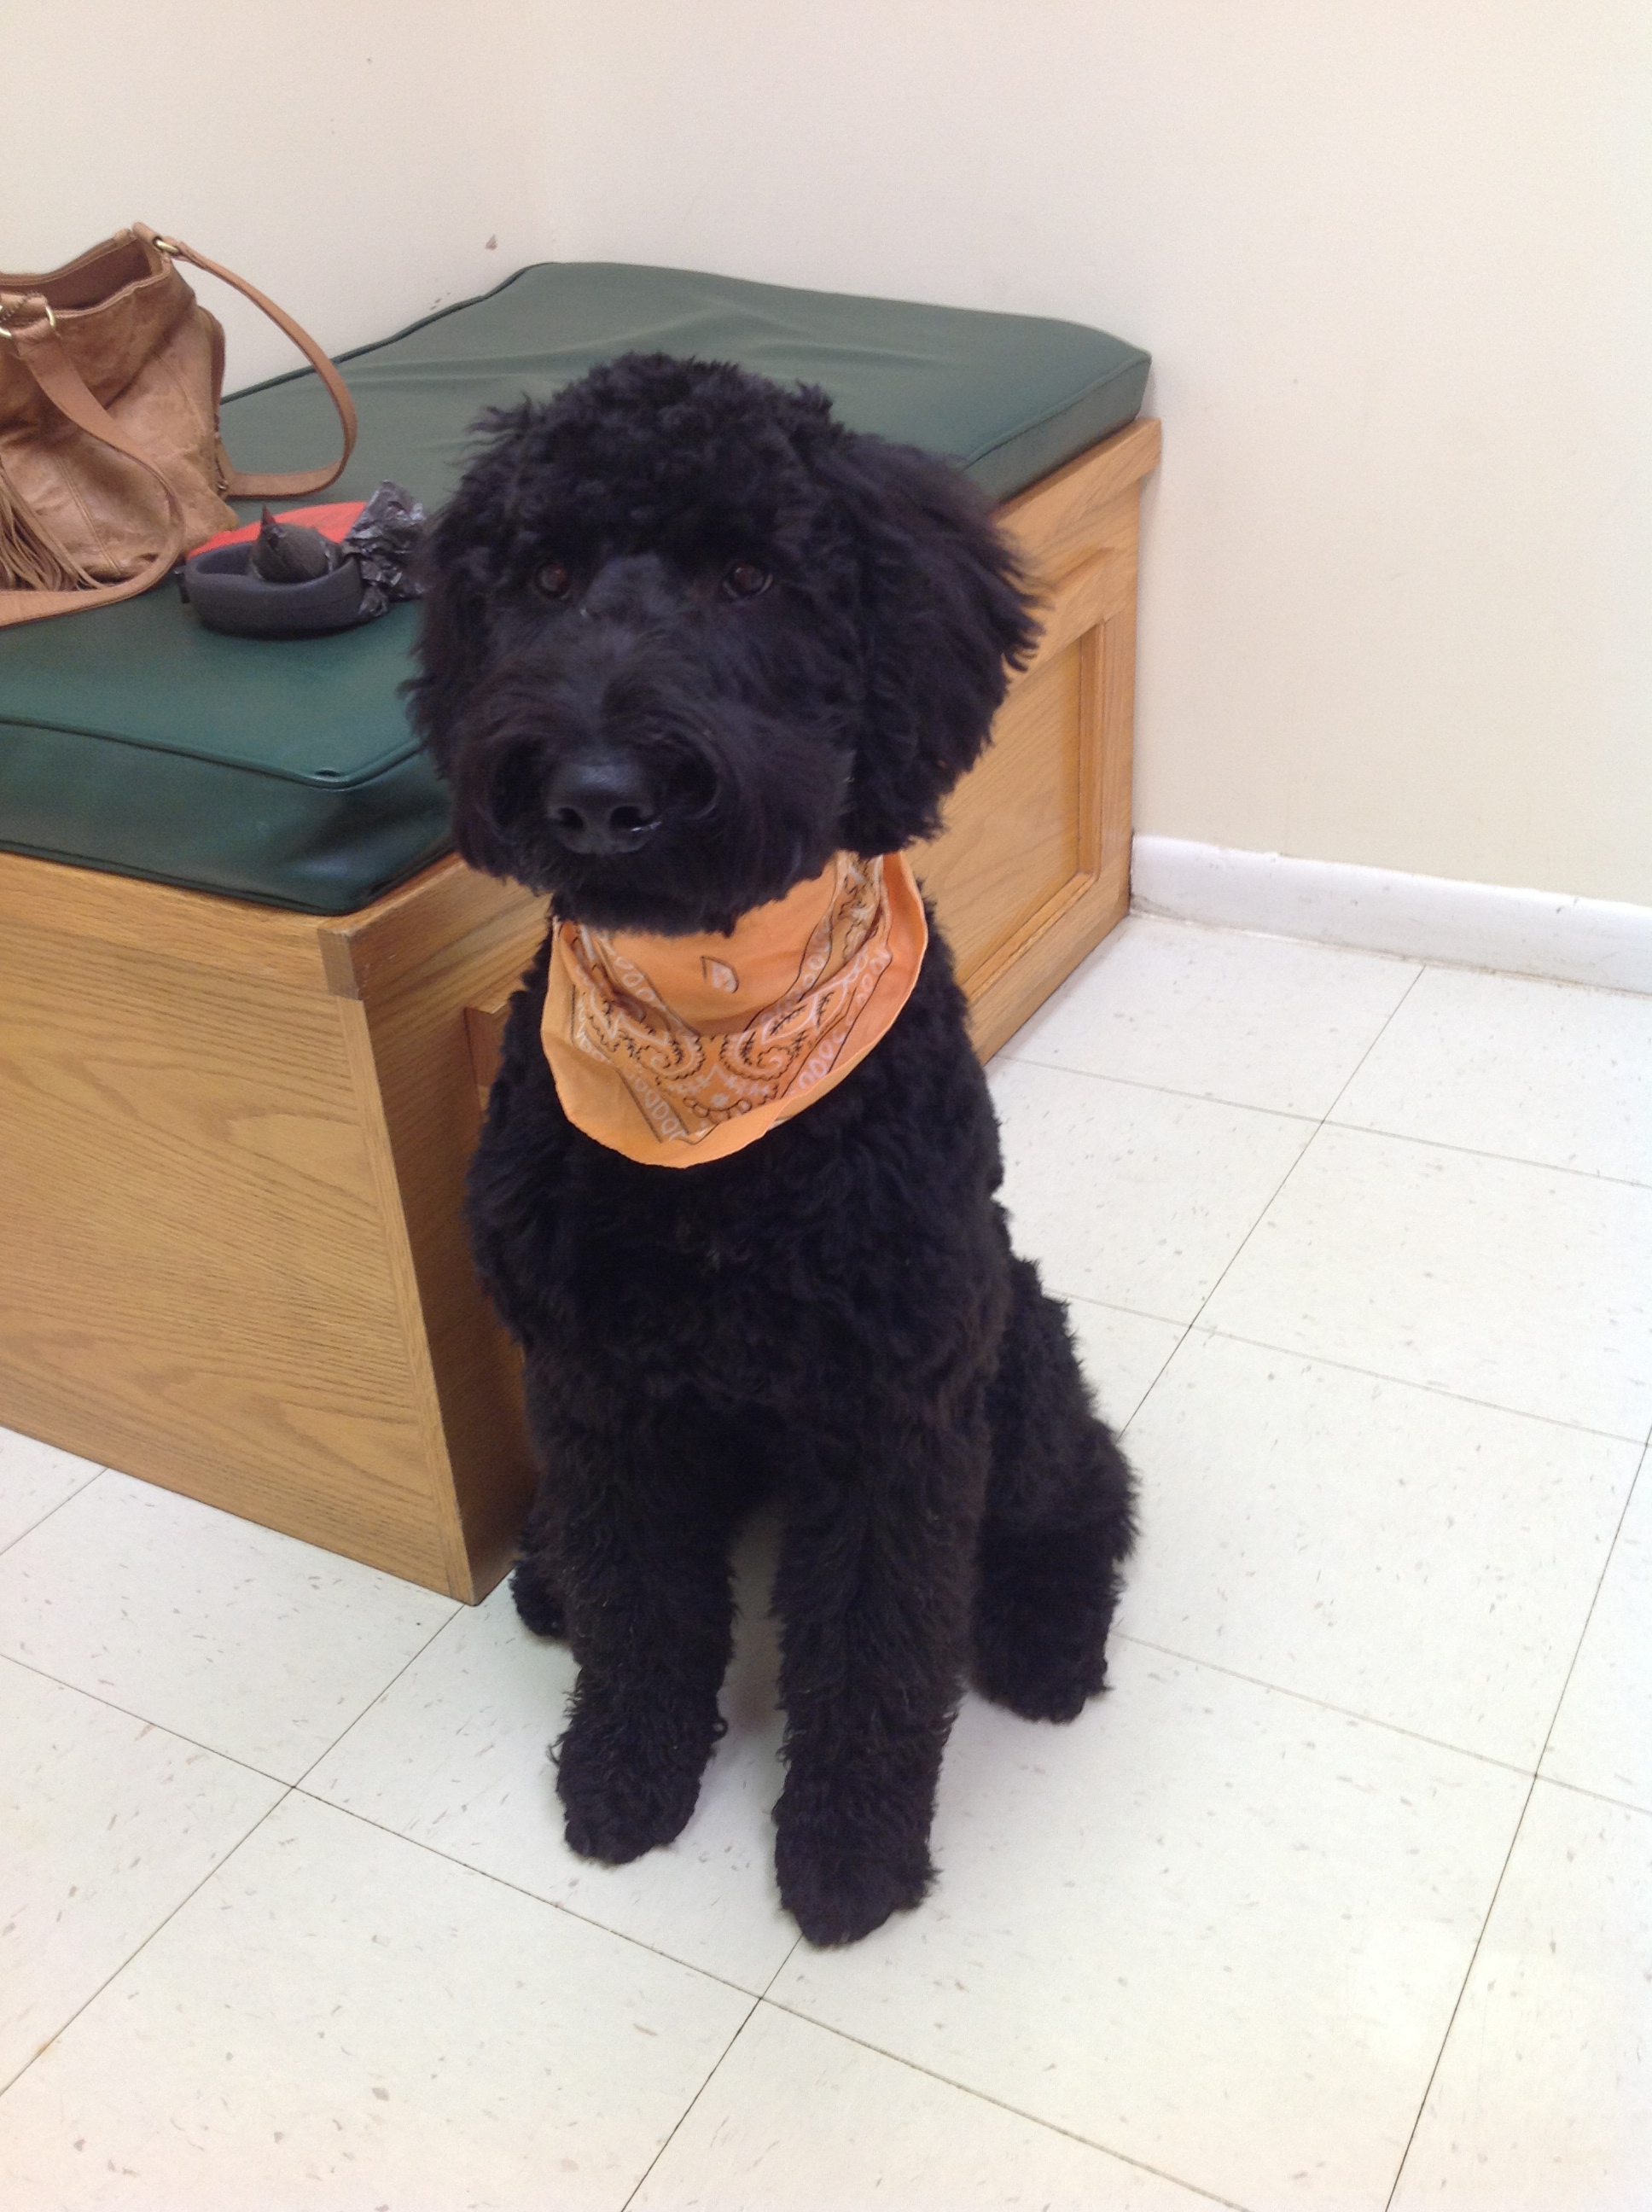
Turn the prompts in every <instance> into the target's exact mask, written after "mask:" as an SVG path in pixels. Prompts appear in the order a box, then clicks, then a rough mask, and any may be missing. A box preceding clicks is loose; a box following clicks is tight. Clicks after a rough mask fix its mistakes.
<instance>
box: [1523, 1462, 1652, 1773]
mask: <svg viewBox="0 0 1652 2212" xmlns="http://www.w3.org/2000/svg"><path fill="white" fill-rule="evenodd" d="M1648 1456H1649V1451H1648V1449H1643V1451H1642V1453H1641V1456H1640V1460H1639V1462H1638V1464H1637V1467H1636V1469H1635V1472H1634V1474H1632V1475H1631V1477H1630V1483H1629V1488H1628V1490H1627V1491H1626V1492H1625V1496H1624V1504H1623V1510H1622V1511H1621V1512H1620V1513H1619V1516H1618V1522H1617V1526H1616V1527H1615V1528H1613V1532H1612V1541H1611V1542H1610V1543H1609V1544H1608V1545H1607V1546H1606V1557H1605V1559H1602V1560H1601V1562H1600V1574H1599V1576H1598V1577H1597V1578H1596V1581H1595V1584H1594V1589H1593V1591H1592V1592H1591V1593H1590V1596H1589V1604H1588V1612H1587V1613H1585V1614H1584V1616H1583V1626H1582V1628H1581V1629H1580V1630H1579V1631H1578V1632H1577V1642H1576V1644H1575V1645H1574V1646H1573V1647H1572V1655H1571V1660H1570V1664H1569V1665H1568V1667H1567V1668H1566V1675H1565V1680H1564V1681H1563V1682H1562V1683H1561V1685H1560V1694H1559V1696H1558V1698H1556V1699H1555V1701H1554V1711H1552V1713H1551V1714H1550V1715H1549V1725H1548V1727H1547V1728H1546V1729H1545V1730H1544V1733H1543V1748H1542V1749H1541V1751H1540V1752H1539V1753H1538V1755H1537V1766H1536V1769H1535V1773H1536V1775H1537V1777H1538V1778H1539V1779H1542V1778H1543V1762H1544V1760H1545V1759H1546V1758H1547V1757H1548V1755H1549V1751H1550V1747H1551V1746H1552V1744H1553V1742H1554V1732H1555V1729H1556V1728H1557V1727H1558V1724H1559V1720H1560V1711H1561V1707H1562V1706H1563V1705H1564V1704H1565V1702H1566V1692H1567V1691H1568V1690H1570V1687H1571V1678H1572V1676H1573V1675H1574V1674H1576V1672H1577V1662H1578V1661H1579V1660H1580V1659H1581V1658H1582V1656H1583V1645H1584V1644H1585V1642H1586V1641H1587V1639H1588V1632H1589V1624H1590V1622H1591V1621H1592V1620H1594V1613H1595V1608H1596V1607H1597V1606H1598V1605H1599V1604H1600V1593H1601V1591H1602V1590H1603V1589H1605V1588H1606V1577H1607V1576H1608V1575H1609V1574H1610V1573H1611V1571H1612V1562H1613V1559H1616V1557H1617V1556H1618V1545H1619V1541H1620V1539H1621V1538H1622V1535H1623V1533H1624V1523H1625V1521H1627V1520H1628V1518H1629V1509H1630V1507H1631V1505H1632V1504H1634V1503H1635V1498H1636V1495H1637V1492H1638V1491H1639V1489H1640V1486H1641V1483H1642V1480H1643V1478H1644V1476H1645V1474H1646V1465H1647V1459H1648ZM1583 1794H1584V1795H1585V1796H1600V1795H1601V1794H1602V1793H1601V1792H1600V1791H1598V1790H1585V1791H1584V1793H1583Z"/></svg>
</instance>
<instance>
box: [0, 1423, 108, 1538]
mask: <svg viewBox="0 0 1652 2212" xmlns="http://www.w3.org/2000/svg"><path fill="white" fill-rule="evenodd" d="M22 1433H23V1432H22V1431H21V1429H13V1430H12V1431H10V1434H11V1435H13V1436H15V1437H18V1436H21V1435H22ZM27 1441H28V1442H29V1443H45V1442H46V1438H45V1437H29V1438H28V1439H27ZM53 1449H57V1447H56V1446H54V1447H53ZM119 1471H120V1470H119V1469H118V1468H112V1467H100V1468H97V1469H95V1471H94V1473H93V1474H88V1476H87V1478H86V1480H85V1481H84V1482H77V1483H76V1486H75V1487H74V1488H73V1489H72V1490H71V1491H70V1493H69V1495H68V1497H67V1498H59V1499H58V1502H57V1504H55V1505H48V1506H47V1508H46V1511H45V1512H44V1513H42V1514H41V1516H40V1517H39V1520H38V1521H31V1522H29V1524H28V1526H27V1528H20V1529H19V1530H18V1531H17V1534H15V1536H8V1537H7V1539H6V1541H5V1542H4V1543H3V1544H0V1559H3V1558H4V1557H5V1555H6V1553H8V1552H9V1551H10V1550H11V1548H12V1547H13V1546H14V1545H15V1544H21V1542H22V1541H23V1539H24V1537H25V1536H32V1535H33V1534H34V1531H35V1530H36V1529H37V1528H45V1526H46V1522H48V1521H50V1520H52V1518H53V1516H55V1515H57V1514H59V1513H61V1512H62V1511H63V1510H64V1506H65V1505H72V1504H74V1502H75V1500H76V1498H79V1497H81V1496H82V1495H83V1494H84V1493H85V1492H87V1491H88V1490H92V1489H94V1488H95V1487H96V1486H97V1485H98V1484H99V1483H100V1482H101V1481H102V1480H103V1478H104V1476H105V1475H106V1474H118V1473H119Z"/></svg>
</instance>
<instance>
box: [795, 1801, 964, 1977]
mask: <svg viewBox="0 0 1652 2212" xmlns="http://www.w3.org/2000/svg"><path fill="white" fill-rule="evenodd" d="M774 1872H775V1874H776V1875H777V1876H778V1877H779V1881H780V1902H781V1904H782V1905H785V1907H786V1909H787V1911H788V1912H789V1913H790V1914H791V1916H792V1917H793V1919H794V1920H795V1921H796V1922H797V1923H798V1926H799V1928H800V1929H802V1930H803V1932H804V1934H805V1936H807V1937H808V1939H809V1941H810V1942H811V1943H814V1944H817V1945H819V1946H820V1947H821V1948H828V1947H829V1946H832V1945H835V1944H841V1943H858V1942H859V1941H860V1939H861V1937H862V1936H870V1935H871V1934H872V1930H873V1929H874V1928H881V1927H882V1926H883V1924H884V1922H885V1921H886V1920H887V1919H888V1918H889V1917H890V1914H891V1913H892V1912H909V1911H911V1909H912V1907H913V1906H914V1905H920V1904H921V1903H922V1902H923V1898H924V1894H925V1892H926V1890H927V1889H928V1887H929V1885H930V1882H931V1881H932V1879H933V1876H934V1869H933V1868H932V1866H931V1865H930V1863H929V1854H928V1852H927V1851H920V1852H918V1853H917V1854H916V1855H915V1856H914V1855H913V1854H911V1853H908V1854H907V1855H906V1856H905V1857H903V1858H902V1859H890V1858H887V1857H883V1856H881V1855H880V1854H879V1853H878V1852H877V1851H875V1850H858V1849H856V1848H855V1847H854V1846H853V1845H847V1846H845V1845H843V1844H841V1843H840V1844H838V1845H837V1846H836V1847H835V1848H834V1846H833V1844H832V1843H831V1842H830V1841H829V1840H828V1839H821V1840H820V1841H816V1840H815V1839H813V1838H807V1837H803V1836H799V1835H797V1834H796V1833H794V1832H793V1833H788V1832H787V1831H786V1830H785V1829H782V1830H781V1832H780V1840H779V1842H778V1843H777V1844H776V1845H775V1848H774Z"/></svg>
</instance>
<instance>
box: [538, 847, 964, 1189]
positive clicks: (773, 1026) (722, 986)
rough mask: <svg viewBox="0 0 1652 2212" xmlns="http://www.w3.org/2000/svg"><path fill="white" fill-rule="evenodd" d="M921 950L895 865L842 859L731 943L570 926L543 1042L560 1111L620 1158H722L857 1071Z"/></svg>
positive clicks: (919, 919) (897, 857)
mask: <svg viewBox="0 0 1652 2212" xmlns="http://www.w3.org/2000/svg"><path fill="white" fill-rule="evenodd" d="M928 941H929V933H928V928H927V926H926V922H925V920H924V905H923V900H922V898H921V896H920V894H919V890H918V886H917V884H916V883H915V882H914V879H913V874H912V870H911V869H910V867H908V865H907V861H906V859H905V856H904V855H903V854H900V853H891V854H888V855H887V856H886V857H885V858H884V859H882V860H857V859H856V858H855V857H854V855H853V854H852V853H838V854H835V855H834V857H833V858H832V859H831V860H829V862H828V863H827V865H826V867H825V868H824V869H823V872H821V873H820V874H819V875H818V876H816V877H815V878H813V879H812V880H811V882H809V883H806V884H797V885H796V886H795V887H794V888H793V890H789V891H788V892H787V895H786V896H785V897H784V898H781V899H776V900H775V901H774V903H773V904H772V905H769V906H761V907H756V908H753V910H752V911H751V912H750V914H745V915H741V917H740V919H739V921H738V922H736V924H735V925H734V927H733V929H732V932H731V933H729V934H728V935H727V936H722V935H720V934H718V933H715V932H711V931H708V932H706V933H703V934H701V935H699V936H695V937H648V936H643V935H640V934H629V933H623V932H622V933H616V934H615V935H611V936H610V935H608V934H606V933H604V932H603V931H600V930H594V929H586V928H585V927H583V926H582V925H581V924H580V923H578V922H572V921H565V922H563V923H562V926H561V927H559V928H558V930H557V932H556V937H555V939H554V940H553V950H552V956H551V962H550V973H549V975H548V976H547V979H546V987H545V1013H544V1023H543V1024H542V1025H541V1029H540V1035H541V1036H542V1037H543V1038H544V1047H545V1057H546V1059H547V1060H549V1061H550V1072H551V1075H552V1078H553V1079H554V1080H555V1082H556V1095H557V1097H559V1098H560V1099H561V1100H562V1110H563V1112H564V1113H565V1114H566V1115H568V1120H569V1121H572V1122H573V1124H574V1127H575V1128H576V1129H583V1130H584V1132H585V1133H586V1136H587V1137H594V1138H595V1139H597V1142H598V1144H600V1145H606V1146H609V1147H610V1150H612V1151H614V1152H623V1153H624V1155H625V1157H626V1158H627V1159H629V1160H640V1161H642V1162H643V1163H644V1164H647V1165H649V1166H654V1167H671V1168H689V1167H696V1166H698V1164H700V1162H701V1160H720V1159H723V1158H726V1156H727V1155H728V1154H729V1153H730V1152H739V1151H740V1150H741V1149H742V1148H743V1147H744V1146H747V1145H750V1144H751V1143H753V1142H755V1140H756V1139H757V1138H759V1137H761V1136H762V1135H763V1134H764V1133H766V1132H767V1131H768V1130H769V1129H772V1128H774V1127H775V1125H776V1124H777V1123H778V1122H780V1121H789V1120H790V1119H791V1117H792V1116H793V1115H794V1114H799V1113H801V1112H802V1110H803V1109H804V1108H805V1106H809V1105H812V1104H813V1103H814V1101H815V1100H816V1099H817V1098H820V1097H824V1096H825V1094H826V1092H827V1091H829V1090H831V1088H832V1087H833V1085H835V1084H838V1083H841V1081H842V1080H843V1078H844V1077H845V1076H846V1075H847V1073H849V1071H850V1069H851V1068H853V1067H857V1066H859V1064H860V1062H861V1061H862V1060H864V1059H865V1056H866V1054H868V1053H869V1052H870V1051H871V1050H872V1047H873V1046H874V1045H875V1044H876V1043H877V1042H878V1039H879V1038H880V1037H882V1036H884V1033H885V1032H886V1031H887V1030H888V1029H889V1027H890V1024H891V1023H892V1022H893V1021H894V1019H895V1018H896V1015H897V1014H898V1013H899V1012H900V1011H901V1009H902V1006H905V1004H906V1002H907V1000H908V997H909V996H910V995H911V991H912V987H913V985H914V982H915V981H917V977H918V969H919V966H920V963H921V962H922V960H923V957H924V948H925V946H926V944H927V943H928Z"/></svg>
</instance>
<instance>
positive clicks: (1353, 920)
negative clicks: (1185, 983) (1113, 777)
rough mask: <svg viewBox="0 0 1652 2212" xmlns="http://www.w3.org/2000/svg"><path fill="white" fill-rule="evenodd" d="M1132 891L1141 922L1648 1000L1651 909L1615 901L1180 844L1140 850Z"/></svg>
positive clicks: (1151, 842)
mask: <svg viewBox="0 0 1652 2212" xmlns="http://www.w3.org/2000/svg"><path fill="white" fill-rule="evenodd" d="M1130 890H1131V904H1132V905H1133V907H1135V908H1139V910H1140V911H1141V912H1142V913H1144V914H1163V915H1175V917H1176V918H1177V919H1178V920H1181V921H1206V922H1216V923H1218V924H1221V925H1223V926H1224V927H1228V928H1230V929H1254V930H1260V931H1263V932H1266V933H1267V934H1268V935H1269V936H1273V937H1307V938H1312V939H1315V940H1317V941H1318V942H1319V943H1321V944H1325V945H1352V946H1357V948H1358V949H1359V950H1361V951H1367V952H1397V953H1401V954H1404V955H1405V956H1406V957H1409V958H1411V959H1413V960H1439V961H1443V962H1446V963H1449V964H1450V965H1452V966H1455V967H1462V968H1496V969H1505V970H1507V971H1508V972H1509V973H1511V974H1513V975H1546V976H1551V977H1553V978H1555V979H1557V980H1558V981H1562V982H1567V983H1593V984H1595V985H1597V986H1599V987H1602V988H1604V989H1606V990H1612V991H1644V992H1648V993H1652V907H1645V906H1629V905H1625V904H1622V903H1620V902H1619V901H1617V900H1615V899H1588V898H1568V897H1565V896H1563V895H1562V894H1561V893H1559V892H1556V891H1525V890H1504V889H1503V887H1502V886H1501V885H1500V884H1460V883H1453V882H1451V881H1449V879H1448V878H1445V877H1442V876H1406V875H1400V873H1398V872H1396V871H1395V870H1393V869H1390V868H1357V867H1353V866H1349V865H1348V864H1347V863H1346V862H1345V861H1341V860H1287V859H1285V856H1284V855H1283V854H1279V853H1242V852H1236V851H1233V850H1231V849H1230V848H1228V847H1227V846H1225V845H1196V844H1193V843H1191V842H1188V841H1187V840H1186V839H1183V838H1180V837H1138V838H1136V839H1135V841H1134V843H1133V848H1132V853H1131V875H1130Z"/></svg>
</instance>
